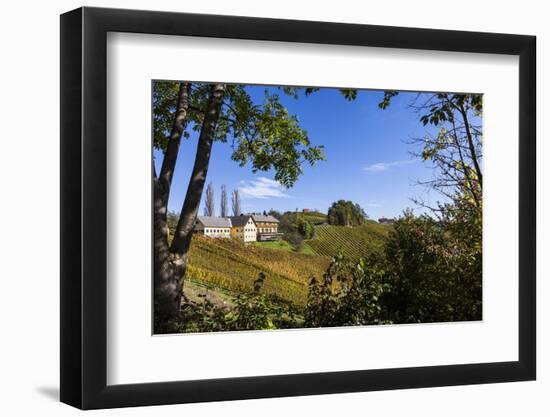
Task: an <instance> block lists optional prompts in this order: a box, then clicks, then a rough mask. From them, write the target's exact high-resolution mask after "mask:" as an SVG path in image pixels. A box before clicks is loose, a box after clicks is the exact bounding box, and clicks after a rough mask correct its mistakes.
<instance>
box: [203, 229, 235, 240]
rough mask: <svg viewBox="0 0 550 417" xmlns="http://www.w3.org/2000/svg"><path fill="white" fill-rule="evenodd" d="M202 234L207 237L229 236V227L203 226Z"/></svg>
mask: <svg viewBox="0 0 550 417" xmlns="http://www.w3.org/2000/svg"><path fill="white" fill-rule="evenodd" d="M204 235H205V236H208V237H227V238H229V237H231V228H230V227H209V226H206V227H205V228H204Z"/></svg>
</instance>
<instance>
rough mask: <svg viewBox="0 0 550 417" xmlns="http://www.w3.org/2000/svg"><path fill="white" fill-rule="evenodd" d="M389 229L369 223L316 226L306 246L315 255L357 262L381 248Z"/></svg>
mask: <svg viewBox="0 0 550 417" xmlns="http://www.w3.org/2000/svg"><path fill="white" fill-rule="evenodd" d="M390 227H391V226H386V225H381V224H378V223H376V222H371V221H369V222H367V223H365V224H364V225H363V226H358V227H345V226H329V225H322V226H316V227H315V237H314V238H313V239H311V240H308V241H307V242H306V244H307V246H309V247H310V248H311V249H312V251H313V252H315V253H316V254H317V255H321V256H327V257H332V256H337V255H339V254H342V255H343V256H345V257H346V258H348V259H351V260H358V259H359V258H364V257H366V256H367V255H369V254H370V253H372V252H373V251H376V250H378V249H380V248H381V246H382V245H383V243H384V240H385V239H386V237H387V236H388V233H389V230H390Z"/></svg>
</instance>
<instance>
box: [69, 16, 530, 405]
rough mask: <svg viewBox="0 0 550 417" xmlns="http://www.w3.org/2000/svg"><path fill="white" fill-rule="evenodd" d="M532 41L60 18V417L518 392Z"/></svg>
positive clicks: (525, 303) (286, 24) (234, 20)
mask: <svg viewBox="0 0 550 417" xmlns="http://www.w3.org/2000/svg"><path fill="white" fill-rule="evenodd" d="M535 104H536V97H535V38H534V37H531V36H520V35H509V34H492V33H474V32H458V31H444V30H430V29H414V28H398V27H384V26H370V25H355V24H340V23H326V22H311V21H292V20H275V19H264V18H251V17H233V16H214V15H196V14H181V13H167V12H151V11H135V10H116V9H100V8H87V7H85V8H80V9H77V10H74V11H71V12H68V13H66V14H63V15H62V16H61V219H62V221H61V313H60V314H61V401H63V402H65V403H67V404H70V405H73V406H75V407H79V408H82V409H93V408H111V407H125V406H140V405H156V404H174V403H188V402H201V401H219V400H235V399H249V398H265V397H278V396H298V395H314V394H327V393H343V392H356V391H371V390H387V389H401V388H419V387H435V386H446V385H461V384H481V383H496V382H507V381H524V380H533V379H535V376H536V350H535V346H536V330H535V329H536V315H535V299H536V297H535V292H536V282H535V253H536V251H535V248H536V220H535V219H536V208H535V207H536V204H535V202H536V192H535V171H536V167H535V161H536V158H535V152H536V147H535Z"/></svg>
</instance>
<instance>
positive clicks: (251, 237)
mask: <svg viewBox="0 0 550 417" xmlns="http://www.w3.org/2000/svg"><path fill="white" fill-rule="evenodd" d="M232 232H233V236H234V237H236V238H237V239H239V240H242V241H243V242H245V243H248V242H255V241H256V235H257V232H258V229H257V228H256V223H254V221H253V220H252V218H249V219H248V222H247V223H246V224H245V225H244V226H236V227H234V228H233V230H232Z"/></svg>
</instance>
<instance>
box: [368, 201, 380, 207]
mask: <svg viewBox="0 0 550 417" xmlns="http://www.w3.org/2000/svg"><path fill="white" fill-rule="evenodd" d="M367 207H382V204H380V203H377V202H376V201H369V202H368V203H367Z"/></svg>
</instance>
